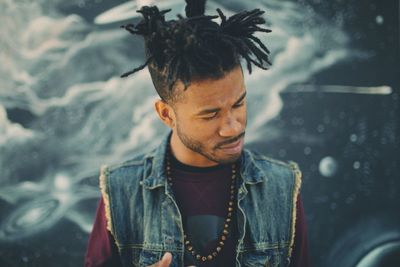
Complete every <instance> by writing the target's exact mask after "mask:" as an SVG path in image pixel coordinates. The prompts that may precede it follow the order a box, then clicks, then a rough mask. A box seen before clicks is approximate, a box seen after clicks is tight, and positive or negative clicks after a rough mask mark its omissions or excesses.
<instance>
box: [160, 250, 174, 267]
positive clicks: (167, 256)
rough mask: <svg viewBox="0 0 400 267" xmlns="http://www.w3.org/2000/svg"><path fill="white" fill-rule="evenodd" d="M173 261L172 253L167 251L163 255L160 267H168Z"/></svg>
mask: <svg viewBox="0 0 400 267" xmlns="http://www.w3.org/2000/svg"><path fill="white" fill-rule="evenodd" d="M171 262H172V254H171V253H169V252H166V253H165V254H164V256H163V257H162V259H161V261H160V262H159V264H160V265H159V267H168V266H169V265H170V264H171Z"/></svg>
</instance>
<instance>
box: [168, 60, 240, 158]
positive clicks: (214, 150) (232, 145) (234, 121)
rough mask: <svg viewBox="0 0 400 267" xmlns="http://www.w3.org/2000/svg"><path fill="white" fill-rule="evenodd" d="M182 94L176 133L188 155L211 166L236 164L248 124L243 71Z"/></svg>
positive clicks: (176, 108) (177, 106) (176, 107)
mask: <svg viewBox="0 0 400 267" xmlns="http://www.w3.org/2000/svg"><path fill="white" fill-rule="evenodd" d="M181 94H183V96H182V98H180V99H179V100H178V101H177V103H175V105H174V112H175V116H176V121H175V126H174V128H173V130H174V132H175V133H176V134H177V136H178V137H179V141H180V142H181V143H182V144H183V146H182V147H184V150H185V151H186V153H187V154H189V156H192V157H194V158H199V157H200V158H202V159H201V160H202V161H203V162H204V160H205V161H206V162H207V161H208V162H209V163H211V164H215V163H231V162H234V161H236V160H237V159H238V158H239V156H240V154H241V152H242V150H243V142H244V134H245V128H246V121H247V117H246V88H245V85H244V79H243V73H242V69H241V67H240V66H238V67H237V68H235V69H233V70H232V71H230V72H228V73H227V74H226V75H225V76H224V77H223V78H221V79H218V80H203V81H200V82H193V83H191V85H190V86H189V87H188V88H187V90H186V91H184V92H181ZM190 154H191V155H190Z"/></svg>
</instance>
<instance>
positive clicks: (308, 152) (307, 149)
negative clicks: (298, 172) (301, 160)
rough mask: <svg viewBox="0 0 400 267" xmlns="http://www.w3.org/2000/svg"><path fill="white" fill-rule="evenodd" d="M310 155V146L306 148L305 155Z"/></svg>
mask: <svg viewBox="0 0 400 267" xmlns="http://www.w3.org/2000/svg"><path fill="white" fill-rule="evenodd" d="M310 154H311V148H310V147H308V146H306V147H305V148H304V155H310Z"/></svg>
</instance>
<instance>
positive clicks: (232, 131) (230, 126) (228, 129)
mask: <svg viewBox="0 0 400 267" xmlns="http://www.w3.org/2000/svg"><path fill="white" fill-rule="evenodd" d="M242 131H243V129H242V123H240V121H239V120H238V119H237V118H235V117H234V116H227V118H226V119H225V120H224V121H223V123H222V125H221V127H220V128H219V135H220V136H221V137H234V136H238V135H239V134H241V133H242Z"/></svg>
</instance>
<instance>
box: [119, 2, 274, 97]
mask: <svg viewBox="0 0 400 267" xmlns="http://www.w3.org/2000/svg"><path fill="white" fill-rule="evenodd" d="M186 3H187V6H186V17H183V16H181V15H177V19H172V20H168V21H166V20H165V14H166V13H168V12H169V11H170V9H167V10H162V11H160V10H159V9H158V7H157V6H143V7H142V8H141V9H140V10H138V11H137V12H139V13H141V14H142V15H143V19H142V20H141V21H140V22H139V23H138V24H137V25H133V24H128V25H124V26H121V27H122V28H125V29H126V30H127V31H128V32H130V33H131V34H134V35H141V36H143V37H144V40H145V47H146V57H147V59H146V62H145V63H144V64H143V65H141V66H139V67H137V68H135V69H133V70H132V71H129V72H127V73H125V74H123V75H122V76H121V77H126V76H129V75H130V74H132V73H134V72H136V71H139V70H141V69H143V68H145V67H146V66H147V65H148V66H149V71H150V74H151V76H152V80H153V83H154V85H155V87H156V90H157V92H158V93H159V95H160V96H161V97H162V98H164V99H165V98H168V94H169V93H168V92H162V91H163V90H164V89H162V88H161V87H167V88H169V90H172V88H173V85H174V83H175V82H176V81H177V80H180V81H182V82H183V83H184V84H185V88H186V86H188V85H189V83H190V81H193V80H196V79H204V78H219V77H222V76H223V75H224V73H225V72H226V71H229V70H232V69H233V68H234V67H236V66H238V65H240V58H243V59H244V60H245V61H246V64H247V69H248V71H249V73H251V72H252V65H255V66H257V67H259V68H261V69H268V66H269V65H271V63H270V61H269V53H270V51H269V50H268V48H267V47H266V46H265V45H264V44H263V43H262V41H261V40H260V39H259V38H258V37H256V36H255V35H254V34H255V33H256V32H264V33H269V32H271V30H269V29H265V28H262V25H263V24H265V19H264V18H263V17H262V15H263V14H264V11H262V10H260V9H254V10H251V11H242V12H239V13H237V14H234V15H232V16H230V17H228V18H227V17H226V16H225V14H224V13H223V12H222V11H221V10H220V9H217V10H216V11H217V14H218V15H214V16H208V15H204V9H205V0H186ZM218 17H219V18H220V19H221V23H220V24H218V23H216V22H215V21H213V20H214V19H215V18H218Z"/></svg>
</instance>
